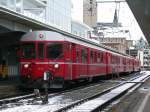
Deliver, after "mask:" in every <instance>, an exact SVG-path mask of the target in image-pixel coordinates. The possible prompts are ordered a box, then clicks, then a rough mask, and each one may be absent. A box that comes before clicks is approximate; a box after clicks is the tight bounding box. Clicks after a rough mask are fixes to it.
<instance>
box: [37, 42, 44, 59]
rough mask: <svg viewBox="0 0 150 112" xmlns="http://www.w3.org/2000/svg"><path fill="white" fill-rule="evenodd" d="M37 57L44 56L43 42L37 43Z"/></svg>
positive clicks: (41, 57)
mask: <svg viewBox="0 0 150 112" xmlns="http://www.w3.org/2000/svg"><path fill="white" fill-rule="evenodd" d="M38 58H39V59H43V58H44V44H43V43H39V44H38Z"/></svg>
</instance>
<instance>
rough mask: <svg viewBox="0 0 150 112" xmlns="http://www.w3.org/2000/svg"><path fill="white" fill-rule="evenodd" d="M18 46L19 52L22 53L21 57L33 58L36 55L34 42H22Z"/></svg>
mask: <svg viewBox="0 0 150 112" xmlns="http://www.w3.org/2000/svg"><path fill="white" fill-rule="evenodd" d="M20 48H21V52H22V54H23V55H22V57H21V58H25V59H33V58H35V57H36V52H35V44H34V43H23V44H21V46H20Z"/></svg>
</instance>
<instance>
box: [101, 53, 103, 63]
mask: <svg viewBox="0 0 150 112" xmlns="http://www.w3.org/2000/svg"><path fill="white" fill-rule="evenodd" d="M101 62H103V53H101Z"/></svg>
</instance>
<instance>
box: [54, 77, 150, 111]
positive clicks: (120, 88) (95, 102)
mask: <svg viewBox="0 0 150 112" xmlns="http://www.w3.org/2000/svg"><path fill="white" fill-rule="evenodd" d="M148 78H150V74H149V75H144V76H138V77H136V78H133V79H130V80H129V81H125V82H123V83H121V84H119V85H117V86H114V87H111V88H109V89H107V90H105V91H103V92H100V93H96V94H95V95H93V96H92V97H88V98H85V99H82V100H80V101H78V102H75V103H73V104H71V105H68V106H66V107H64V108H61V109H59V110H56V111H55V112H98V111H101V110H103V109H104V108H105V107H106V106H108V105H109V104H110V103H111V102H113V101H114V100H116V99H118V98H120V97H121V96H122V95H124V94H126V93H127V92H128V91H129V90H130V89H132V88H133V87H135V86H136V87H138V86H140V85H141V83H144V82H145V81H146V80H147V79H148ZM137 85H138V86H137Z"/></svg>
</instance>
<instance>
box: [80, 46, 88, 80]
mask: <svg viewBox="0 0 150 112" xmlns="http://www.w3.org/2000/svg"><path fill="white" fill-rule="evenodd" d="M80 67H81V68H80V69H81V70H80V77H83V78H84V77H87V74H88V73H87V72H88V71H87V67H88V49H87V48H85V47H82V48H81V66H80Z"/></svg>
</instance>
